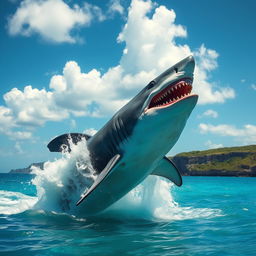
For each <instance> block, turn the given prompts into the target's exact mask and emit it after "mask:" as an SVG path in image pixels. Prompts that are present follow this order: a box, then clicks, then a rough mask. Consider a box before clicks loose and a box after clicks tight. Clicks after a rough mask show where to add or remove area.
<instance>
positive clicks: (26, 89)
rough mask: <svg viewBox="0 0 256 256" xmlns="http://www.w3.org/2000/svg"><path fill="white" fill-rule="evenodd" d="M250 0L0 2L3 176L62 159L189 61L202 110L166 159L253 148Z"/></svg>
mask: <svg viewBox="0 0 256 256" xmlns="http://www.w3.org/2000/svg"><path fill="white" fill-rule="evenodd" d="M255 9H256V2H255V1H254V0H246V1H241V0H238V1H233V0H225V1H222V0H215V1H205V0H195V1H191V0H168V1H167V0H166V1H165V0H156V1H153V0H152V1H146V0H144V1H143V0H132V1H128V0H104V1H103V0H94V1H92V0H87V1H80V0H66V1H65V0H22V1H20V0H19V1H18V0H4V1H0V13H1V15H0V52H1V56H0V74H1V76H0V140H1V145H0V162H1V165H0V172H8V171H10V170H11V169H15V168H21V167H26V166H28V165H29V164H31V163H34V162H41V161H46V160H52V159H54V158H56V157H59V156H58V154H54V153H50V152H48V149H47V144H48V142H49V141H50V140H51V139H52V138H53V137H55V136H57V135H60V134H63V133H69V132H81V133H83V132H85V133H88V134H94V133H95V132H96V131H97V130H99V129H100V128H101V127H102V126H103V125H104V124H105V123H106V122H107V121H108V120H109V119H110V118H111V117H112V115H113V114H114V113H115V112H116V111H117V110H118V109H119V108H120V107H122V106H123V105H124V104H125V103H127V102H128V101H129V100H130V99H131V98H132V97H133V96H135V95H136V94H137V93H138V92H139V91H140V90H141V89H142V88H143V87H145V86H146V85H147V84H148V82H149V81H151V80H152V79H153V78H154V77H156V76H157V75H159V74H160V73H161V72H163V71H164V70H165V69H167V68H169V67H170V66H172V65H173V64H175V63H176V62H178V61H180V60H181V59H182V58H184V57H186V56H188V55H191V54H192V55H194V57H195V59H196V69H195V78H194V88H193V91H194V92H195V93H197V94H199V102H198V104H197V106H196V108H195V109H194V111H193V113H192V115H191V116H190V118H189V120H188V122H187V125H186V127H185V129H184V131H183V133H182V135H181V137H180V139H179V141H178V142H177V144H176V145H175V146H174V147H173V149H172V150H171V151H170V152H169V155H175V154H177V153H180V152H187V151H192V150H205V149H210V148H218V147H229V146H240V145H250V144H256V118H255V110H256V77H255V73H256V65H255V60H256V50H255V45H256V35H255V27H256V20H255V13H254V10H255Z"/></svg>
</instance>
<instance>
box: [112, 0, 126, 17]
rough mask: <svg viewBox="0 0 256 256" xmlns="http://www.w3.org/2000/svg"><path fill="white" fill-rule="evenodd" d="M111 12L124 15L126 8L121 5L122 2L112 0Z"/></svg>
mask: <svg viewBox="0 0 256 256" xmlns="http://www.w3.org/2000/svg"><path fill="white" fill-rule="evenodd" d="M109 12H110V13H111V14H114V13H119V14H121V15H123V14H124V7H123V6H122V5H121V3H120V0H111V1H110V3H109Z"/></svg>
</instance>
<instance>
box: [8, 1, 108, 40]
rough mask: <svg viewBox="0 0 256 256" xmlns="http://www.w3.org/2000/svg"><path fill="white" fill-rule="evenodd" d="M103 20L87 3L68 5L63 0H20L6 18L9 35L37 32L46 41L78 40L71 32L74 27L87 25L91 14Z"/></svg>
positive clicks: (91, 17) (27, 34) (100, 14)
mask: <svg viewBox="0 0 256 256" xmlns="http://www.w3.org/2000/svg"><path fill="white" fill-rule="evenodd" d="M94 16H96V17H98V19H99V20H103V19H104V17H103V15H102V12H101V10H100V9H99V8H98V7H96V6H93V5H89V4H87V3H85V4H84V6H83V7H79V6H78V5H77V4H76V5H74V6H73V7H70V6H69V5H68V4H66V3H65V2H64V1H63V0H44V1H42V0H23V1H22V2H21V3H20V6H19V8H18V9H17V10H16V12H15V13H14V15H13V16H12V17H11V18H10V19H9V22H8V30H9V33H10V35H19V34H20V35H23V36H30V35H32V34H39V35H40V36H42V37H43V38H44V39H45V40H47V41H52V42H56V43H63V42H67V43H75V42H79V41H81V40H80V38H79V37H76V36H74V35H73V32H74V29H75V28H77V27H81V26H88V25H89V24H90V22H91V21H92V19H93V17H94Z"/></svg>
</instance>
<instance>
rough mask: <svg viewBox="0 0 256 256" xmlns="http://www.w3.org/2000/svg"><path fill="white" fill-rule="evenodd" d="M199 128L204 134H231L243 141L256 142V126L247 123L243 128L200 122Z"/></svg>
mask: <svg viewBox="0 0 256 256" xmlns="http://www.w3.org/2000/svg"><path fill="white" fill-rule="evenodd" d="M199 130H200V132H201V133H202V134H206V133H211V134H216V135H220V136H230V137H234V138H236V139H237V140H238V141H241V142H243V143H246V144H247V143H249V144H253V143H256V126H255V125H251V124H247V125H244V126H243V128H240V129H239V128H236V127H235V126H232V125H227V124H220V125H211V124H204V123H201V124H199Z"/></svg>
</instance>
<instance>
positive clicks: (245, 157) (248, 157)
mask: <svg viewBox="0 0 256 256" xmlns="http://www.w3.org/2000/svg"><path fill="white" fill-rule="evenodd" d="M170 158H171V159H172V160H173V161H174V162H175V163H176V165H177V167H178V168H179V170H180V171H181V174H182V175H188V176H247V177H255V176H256V145H250V146H243V147H228V148H219V149H211V150H204V151H192V152H187V153H180V154H177V155H176V156H174V157H170Z"/></svg>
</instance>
